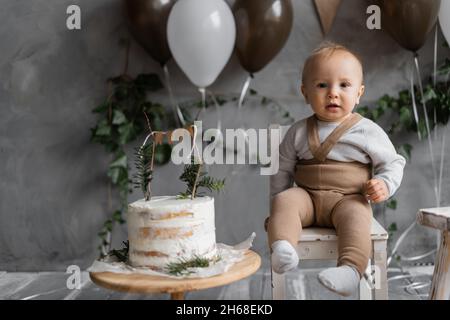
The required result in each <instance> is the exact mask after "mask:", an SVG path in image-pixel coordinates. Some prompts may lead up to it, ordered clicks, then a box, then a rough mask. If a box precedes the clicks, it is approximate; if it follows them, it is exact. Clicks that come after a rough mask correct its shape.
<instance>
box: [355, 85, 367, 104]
mask: <svg viewBox="0 0 450 320" xmlns="http://www.w3.org/2000/svg"><path fill="white" fill-rule="evenodd" d="M364 90H365V87H364V85H363V84H362V85H361V87H360V88H359V91H358V98H357V99H356V103H359V99H360V98H361V97H362V95H363V94H364Z"/></svg>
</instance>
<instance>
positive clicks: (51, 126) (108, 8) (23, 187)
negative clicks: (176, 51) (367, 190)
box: [0, 0, 450, 271]
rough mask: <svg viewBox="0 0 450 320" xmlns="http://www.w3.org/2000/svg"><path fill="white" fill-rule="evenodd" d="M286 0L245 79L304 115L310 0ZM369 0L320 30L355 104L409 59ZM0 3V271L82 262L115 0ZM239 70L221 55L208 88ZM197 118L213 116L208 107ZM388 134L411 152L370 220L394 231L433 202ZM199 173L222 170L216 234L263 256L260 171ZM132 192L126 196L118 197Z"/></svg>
mask: <svg viewBox="0 0 450 320" xmlns="http://www.w3.org/2000/svg"><path fill="white" fill-rule="evenodd" d="M293 2H294V8H295V12H294V16H295V23H294V28H293V30H292V33H291V35H290V38H289V40H288V42H287V44H286V46H285V48H284V49H283V50H282V52H281V53H280V54H279V55H278V56H277V57H276V59H275V60H273V61H272V62H271V63H270V64H269V65H268V66H267V67H266V68H265V69H263V70H262V71H261V72H259V73H257V74H256V77H255V79H254V81H253V83H252V87H253V88H255V89H256V90H257V91H258V92H259V93H261V94H262V95H264V96H267V97H270V98H272V99H275V100H276V101H277V102H278V103H279V104H280V105H282V106H283V107H284V108H286V109H288V110H290V111H291V113H292V115H293V116H294V117H295V118H296V119H299V118H301V117H305V116H307V115H309V110H308V107H307V106H305V104H304V101H303V99H302V98H301V97H300V95H299V92H298V89H297V88H298V86H299V80H298V78H299V77H298V71H299V68H300V66H301V64H302V62H303V61H304V59H305V58H306V56H307V54H308V53H309V52H310V51H311V50H312V49H313V48H314V47H315V46H317V45H318V44H319V43H320V41H321V40H322V36H321V32H320V26H319V23H318V20H317V18H316V15H315V12H314V8H313V5H312V1H310V0H294V1H293ZM369 3H370V2H364V1H360V0H346V1H344V2H343V5H342V7H341V8H340V11H339V14H338V16H337V18H336V22H335V25H334V28H333V31H332V32H331V34H330V35H329V36H328V38H329V39H332V40H334V41H337V42H342V43H344V44H346V45H348V46H349V47H350V48H353V49H355V50H357V51H358V52H359V53H360V54H361V55H362V57H363V60H364V62H365V72H366V95H365V97H364V101H363V103H367V104H369V103H370V102H373V101H374V100H376V99H377V98H379V97H380V96H381V95H383V94H384V93H395V92H397V91H398V90H399V89H402V88H405V87H407V86H408V83H409V82H408V79H409V72H410V63H411V54H410V53H408V52H405V51H404V50H403V49H401V48H400V47H399V46H398V45H397V44H396V43H395V42H394V41H393V40H391V38H389V37H388V36H387V35H386V34H384V33H383V32H381V31H369V30H367V29H366V28H365V19H366V15H365V8H366V6H367V5H368V4H369ZM70 4H78V5H79V6H80V7H81V10H82V30H79V31H69V30H67V29H66V27H65V20H66V14H65V12H66V8H67V6H68V5H70ZM0 5H1V8H2V10H1V11H0V20H1V21H2V27H1V28H0V110H1V117H0V159H1V160H2V161H1V163H2V165H1V166H0V270H8V271H13V270H65V268H66V267H67V266H68V265H70V264H78V265H80V266H81V267H87V266H89V265H90V263H91V262H92V260H93V259H94V258H95V257H96V256H97V250H96V247H97V245H98V241H99V240H98V238H97V235H96V234H97V232H98V231H99V230H100V228H101V226H102V224H103V222H104V220H105V219H107V218H108V212H107V210H106V209H107V207H108V204H107V201H108V193H107V181H108V180H107V177H106V175H105V169H106V167H107V164H108V162H109V161H110V159H109V156H108V155H107V154H106V153H105V152H104V150H103V148H102V147H101V146H99V145H95V144H92V143H90V142H89V136H90V130H89V128H91V127H92V126H93V125H94V123H95V120H96V119H95V116H94V115H93V114H92V113H91V109H92V108H93V107H94V106H95V105H96V104H97V103H99V102H100V101H101V100H102V99H103V98H104V96H105V94H106V86H105V80H106V78H108V77H110V76H113V75H117V74H119V72H120V71H121V68H122V64H123V58H124V52H123V50H122V49H121V48H120V47H119V45H118V41H119V39H120V38H121V37H124V36H127V35H128V32H127V30H126V27H125V25H124V21H123V18H122V12H121V6H120V1H118V0H96V1H89V0H78V1H77V0H73V1H68V0H14V1H12V0H0ZM431 38H432V37H430V38H429V41H428V42H427V44H426V45H425V46H424V48H423V49H422V50H421V51H420V55H421V64H422V66H423V69H424V70H428V71H429V70H430V69H431V67H432V47H433V46H432V45H433V41H432V39H431ZM441 42H442V37H441V36H440V40H439V43H441ZM447 54H448V52H447ZM442 56H443V52H442V51H441V52H440V57H442ZM130 58H131V60H130V73H131V74H133V75H136V74H138V73H141V72H150V71H152V72H157V73H158V74H160V75H161V77H162V71H161V69H160V68H159V66H158V64H157V63H155V62H154V61H153V60H151V58H150V57H149V56H147V55H146V54H145V52H144V51H143V50H142V49H141V48H140V47H139V46H138V45H133V47H132V51H131V56H130ZM168 67H169V70H170V71H171V74H172V77H173V87H174V90H175V94H176V95H177V98H178V100H179V101H185V100H187V99H198V98H199V95H198V92H197V91H196V89H195V88H194V87H193V86H192V85H191V84H190V83H189V82H188V80H187V78H186V77H185V76H184V75H183V74H182V73H181V71H180V70H179V69H178V68H177V66H176V64H175V62H174V61H171V62H170V63H169V65H168ZM245 77H246V74H245V72H244V70H242V68H241V67H240V66H239V64H238V62H237V59H236V56H235V55H233V56H232V58H231V59H230V62H229V63H228V65H227V66H226V68H225V70H224V72H223V73H222V74H221V76H220V78H219V79H218V80H217V81H216V83H215V84H214V85H213V86H212V88H211V89H212V91H214V92H216V93H224V94H236V93H238V92H239V90H240V86H241V85H242V83H243V81H244V80H245ZM152 100H154V101H160V102H162V103H165V104H166V105H167V100H168V99H167V95H166V94H165V92H164V91H162V92H160V93H158V94H155V95H154V96H152ZM235 111H236V106H234V105H232V104H229V105H226V106H224V107H222V108H221V113H222V117H223V123H224V126H225V127H227V126H228V127H233V126H235V124H236V113H235ZM245 113H246V116H245V123H246V126H248V127H250V126H251V127H266V126H267V125H268V124H269V123H275V122H277V121H278V120H279V119H280V117H279V114H278V113H276V112H272V111H270V110H267V109H266V108H264V107H261V106H258V105H257V104H256V103H253V104H249V105H248V106H247V107H246V109H245ZM206 117H207V118H208V119H209V120H210V121H212V122H214V121H215V114H213V113H211V112H209V114H207V115H206ZM398 139H399V141H400V140H401V141H410V143H412V144H413V145H414V147H415V149H414V154H413V161H412V163H411V164H408V166H407V169H406V171H405V179H404V182H403V185H402V187H401V188H400V190H399V192H398V194H397V196H398V202H399V207H398V209H397V210H396V211H395V212H394V213H391V214H389V215H388V216H387V217H386V219H385V220H386V221H382V222H384V223H386V225H388V224H389V223H390V222H393V221H396V222H397V223H398V226H399V228H400V229H401V230H404V229H405V228H406V227H407V226H408V225H409V224H410V223H411V222H412V221H414V218H415V213H416V212H417V209H418V208H421V207H430V206H434V202H433V201H434V200H433V194H432V191H431V189H432V179H431V177H432V175H431V171H430V169H429V167H430V165H429V156H428V155H427V151H428V149H427V145H426V144H425V143H423V142H420V143H419V142H417V141H416V140H417V139H416V138H415V137H414V136H405V137H398ZM448 140H450V137H449V136H448V134H447V141H448ZM448 149H449V148H447V150H448ZM130 150H131V147H130ZM130 155H131V153H130ZM447 163H448V161H446V162H445V164H447ZM181 169H182V168H181V167H177V166H174V165H171V164H169V165H166V166H164V167H161V168H159V169H158V171H157V172H156V177H155V180H154V181H155V185H154V189H155V193H156V194H161V195H162V194H174V193H177V192H179V191H180V189H181V188H182V185H181V184H180V183H179V181H178V179H177V177H178V175H179V174H180V173H181ZM210 170H211V172H212V173H213V174H214V175H215V176H219V177H222V176H228V178H227V185H226V190H225V191H224V193H222V194H220V195H218V196H216V226H217V238H218V241H220V242H224V243H227V244H234V243H237V242H239V241H241V240H243V239H245V238H246V237H247V236H248V235H249V234H250V233H251V232H252V231H255V232H256V234H257V238H256V241H255V249H256V250H257V251H258V252H260V253H261V254H263V255H266V254H267V250H266V235H265V232H264V230H263V228H262V221H263V219H264V218H265V217H266V216H267V214H268V199H267V193H268V177H265V176H260V175H259V171H258V170H257V169H256V168H254V167H249V166H241V167H238V168H236V167H232V166H214V167H211V168H210ZM449 174H450V173H449V172H448V170H447V171H444V183H443V203H444V204H447V205H448V204H449V200H448V198H449V197H448V196H449V187H448V186H449ZM140 196H141V195H140V194H138V193H135V194H133V195H131V196H130V201H133V200H135V199H137V198H139V197H140ZM397 235H398V233H397ZM113 237H114V239H113V240H114V244H115V245H117V246H118V245H119V244H120V242H121V241H122V240H123V239H125V238H126V227H125V226H122V227H117V228H116V229H115V232H114V236H113ZM433 240H434V236H433V234H432V233H431V232H429V231H428V230H425V229H423V228H420V227H417V228H415V229H414V232H413V233H412V236H411V237H409V238H408V241H407V243H405V245H404V251H405V252H410V253H411V254H415V253H418V252H419V251H422V250H427V249H430V248H431V247H432V246H433ZM264 261H265V263H267V259H265V260H264Z"/></svg>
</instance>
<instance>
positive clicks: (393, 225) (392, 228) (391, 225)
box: [388, 222, 397, 232]
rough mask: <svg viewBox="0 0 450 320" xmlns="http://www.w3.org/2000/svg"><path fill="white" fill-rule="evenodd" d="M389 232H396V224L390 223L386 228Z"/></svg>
mask: <svg viewBox="0 0 450 320" xmlns="http://www.w3.org/2000/svg"><path fill="white" fill-rule="evenodd" d="M388 231H389V232H395V231H397V224H396V223H395V222H393V223H391V224H390V225H389V227H388Z"/></svg>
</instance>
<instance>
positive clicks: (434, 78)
mask: <svg viewBox="0 0 450 320" xmlns="http://www.w3.org/2000/svg"><path fill="white" fill-rule="evenodd" d="M437 42H438V24H437V23H436V28H435V30H434V61H433V86H434V87H435V88H436V77H437V50H438V46H437Z"/></svg>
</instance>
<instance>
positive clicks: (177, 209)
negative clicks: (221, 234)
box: [127, 196, 216, 270]
mask: <svg viewBox="0 0 450 320" xmlns="http://www.w3.org/2000/svg"><path fill="white" fill-rule="evenodd" d="M214 221H215V220H214V198H212V197H196V198H194V199H190V198H189V199H177V197H174V196H160V197H152V198H151V200H149V201H145V200H144V199H141V200H138V201H135V202H133V203H131V204H129V205H128V211H127V223H128V240H129V262H130V264H131V265H132V266H134V267H147V268H151V269H153V270H164V268H165V267H166V266H167V264H168V263H172V262H179V261H180V259H183V260H189V259H191V258H193V257H194V256H201V257H204V258H212V257H213V256H214V255H215V254H216V232H215V222H214Z"/></svg>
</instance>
